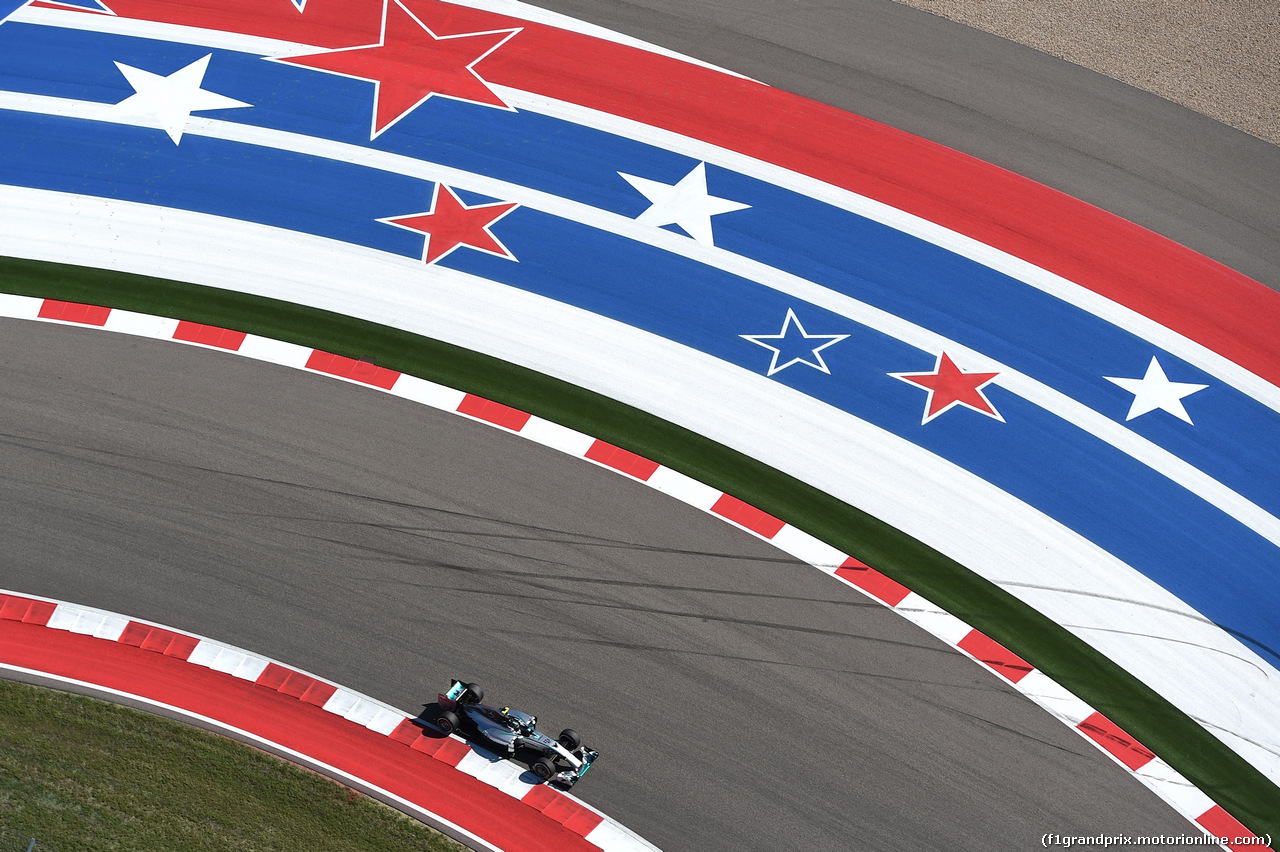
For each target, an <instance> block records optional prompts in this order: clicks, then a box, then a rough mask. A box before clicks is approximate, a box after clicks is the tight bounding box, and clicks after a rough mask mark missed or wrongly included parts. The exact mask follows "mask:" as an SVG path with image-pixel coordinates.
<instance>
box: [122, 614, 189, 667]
mask: <svg viewBox="0 0 1280 852" xmlns="http://www.w3.org/2000/svg"><path fill="white" fill-rule="evenodd" d="M120 641H121V642H123V643H125V644H126V645H133V646H135V647H138V648H141V649H142V650H144V651H153V652H155V653H157V654H163V655H165V656H166V657H174V658H176V659H179V660H185V659H187V658H188V657H190V656H191V652H192V651H194V650H195V649H196V645H199V644H200V640H199V639H197V638H195V637H194V636H187V635H185V634H183V633H175V632H174V631H172V630H165V629H164V628H163V627H153V626H151V625H150V624H142V623H140V622H137V621H132V622H130V623H129V624H128V626H126V627H125V629H124V633H122V634H121V635H120Z"/></svg>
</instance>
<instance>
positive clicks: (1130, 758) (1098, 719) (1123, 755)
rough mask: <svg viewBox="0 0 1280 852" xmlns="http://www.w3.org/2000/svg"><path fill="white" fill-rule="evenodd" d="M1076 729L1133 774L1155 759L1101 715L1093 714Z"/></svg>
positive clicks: (1138, 743) (1144, 748)
mask: <svg viewBox="0 0 1280 852" xmlns="http://www.w3.org/2000/svg"><path fill="white" fill-rule="evenodd" d="M1076 727H1077V728H1079V729H1080V731H1081V732H1082V733H1083V734H1084V735H1085V736H1087V737H1088V738H1089V739H1091V740H1093V741H1094V742H1096V743H1097V744H1098V745H1100V746H1102V747H1103V748H1104V749H1106V750H1107V751H1108V752H1110V753H1111V755H1112V756H1113V757H1115V758H1116V759H1117V760H1119V761H1120V762H1121V763H1123V764H1124V765H1125V766H1127V767H1129V768H1130V769H1132V770H1134V771H1135V772H1136V771H1137V770H1139V769H1141V768H1142V767H1144V766H1146V765H1147V764H1148V763H1150V762H1151V761H1152V760H1153V759H1154V758H1155V755H1154V754H1152V753H1151V751H1150V750H1148V749H1147V748H1146V747H1145V746H1143V745H1142V743H1140V742H1138V741H1137V740H1135V739H1134V738H1133V737H1131V736H1129V735H1128V734H1127V733H1125V731H1124V729H1123V728H1121V727H1120V726H1119V725H1117V724H1116V723H1115V722H1113V721H1111V720H1110V719H1108V718H1107V717H1106V716H1103V715H1102V714H1101V713H1096V712H1095V713H1094V714H1093V715H1092V716H1090V717H1089V718H1088V719H1085V720H1084V721H1083V722H1081V723H1080V724H1079V725H1077V726H1076Z"/></svg>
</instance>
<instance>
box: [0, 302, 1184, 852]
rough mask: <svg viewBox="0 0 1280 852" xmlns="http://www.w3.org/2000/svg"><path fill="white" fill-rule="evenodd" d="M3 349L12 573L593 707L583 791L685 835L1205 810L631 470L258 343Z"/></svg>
mask: <svg viewBox="0 0 1280 852" xmlns="http://www.w3.org/2000/svg"><path fill="white" fill-rule="evenodd" d="M0 341H3V343H2V344H0V345H2V347H3V349H2V350H0V351H2V352H3V358H4V362H5V363H6V365H7V366H8V369H7V370H6V371H5V374H4V378H3V379H2V380H0V382H2V384H0V395H2V396H3V398H4V399H5V400H6V404H5V406H4V407H3V409H2V410H0V434H3V436H4V438H3V440H4V457H5V459H6V464H5V468H4V475H3V478H2V479H0V487H2V488H3V491H4V493H3V494H0V502H3V504H4V505H6V506H13V507H16V511H13V512H7V513H5V515H4V517H3V519H2V520H0V536H2V537H3V540H4V541H5V542H6V548H5V556H4V560H5V572H4V573H5V577H6V581H5V582H6V585H7V586H9V587H10V588H14V589H17V590H21V591H25V592H29V593H35V594H42V595H48V596H56V597H62V598H65V599H70V600H74V601H76V602H79V603H83V604H88V605H92V606H98V607H103V608H107V609H113V610H116V611H120V612H127V613H129V614H131V615H134V616H138V617H142V618H146V619H151V620H156V621H163V622H165V623H168V624H170V625H173V626H177V627H181V628H183V629H186V630H191V631H194V632H197V633H202V634H204V635H207V636H211V637H216V638H218V639H221V640H223V641H226V642H230V643H233V644H237V645H240V646H241V647H245V648H251V649H254V650H255V651H257V652H259V653H262V654H266V655H269V656H272V657H275V658H277V659H280V660H282V661H285V662H288V663H291V664H294V665H297V666H299V667H301V668H304V669H308V670H310V671H313V672H316V673H323V674H324V676H325V677H328V678H331V679H333V680H336V681H338V682H339V683H342V684H344V685H347V686H350V687H353V688H355V689H357V690H360V691H362V692H365V693H368V694H371V695H373V696H375V697H378V698H380V699H382V700H384V701H387V702H390V703H392V704H394V705H396V706H399V707H402V708H405V709H412V708H414V707H415V706H416V705H418V704H420V703H422V702H424V701H429V700H431V699H432V698H433V697H434V694H435V692H436V691H437V690H438V689H439V688H440V687H441V686H442V685H447V681H448V678H449V677H450V676H453V675H456V676H460V677H466V678H474V679H476V680H479V681H481V682H482V684H483V685H486V686H487V688H488V691H489V697H490V699H492V700H497V701H502V702H509V703H511V704H512V705H513V706H518V707H527V708H530V709H532V710H534V711H535V712H538V713H539V715H540V717H541V718H542V719H543V720H544V721H545V722H547V723H548V724H549V727H552V728H556V727H557V726H561V725H570V726H573V727H576V728H578V729H579V730H580V731H582V732H583V734H584V735H585V736H586V737H587V738H588V742H589V744H591V745H592V746H594V747H596V748H599V749H600V751H601V754H602V755H603V757H602V758H601V761H600V763H599V764H598V766H597V768H594V769H593V770H592V773H591V775H590V777H589V780H587V781H584V782H583V784H582V785H581V786H580V787H579V788H578V790H579V791H580V793H581V795H583V796H584V797H585V798H587V800H588V801H590V802H591V803H592V804H595V805H596V806H598V807H601V808H602V809H604V810H605V811H606V812H607V813H609V814H610V815H611V816H613V817H615V818H616V819H619V820H621V821H622V822H623V823H624V824H625V825H628V826H629V827H631V828H633V829H635V830H637V831H639V832H640V833H642V835H644V836H645V837H646V838H647V839H649V840H651V841H652V842H654V843H657V844H658V845H659V846H660V847H661V848H663V849H664V850H668V852H679V850H698V849H717V848H718V849H760V850H773V849H794V848H807V849H845V848H858V847H859V846H861V845H862V844H866V848H876V849H919V848H956V849H961V848H970V849H992V848H1000V849H1015V848H1028V847H1030V846H1032V845H1033V844H1035V843H1038V841H1039V838H1040V836H1041V835H1042V834H1044V833H1045V832H1049V831H1054V832H1058V833H1064V834H1085V833H1097V832H1099V831H1107V832H1113V833H1119V832H1126V833H1143V834H1148V833H1150V834H1156V833H1169V832H1182V831H1185V830H1187V829H1188V828H1189V824H1188V823H1186V822H1185V820H1183V819H1182V818H1181V817H1179V816H1178V815H1176V814H1175V813H1174V812H1172V811H1171V810H1169V809H1168V808H1167V807H1166V806H1165V805H1164V804H1163V803H1162V802H1160V801H1159V800H1158V799H1157V798H1156V797H1155V796H1154V795H1153V794H1151V793H1149V792H1148V791H1147V790H1146V789H1145V788H1143V787H1142V786H1141V785H1139V784H1138V783H1137V782H1136V781H1134V780H1133V779H1132V778H1131V777H1129V776H1128V774H1127V773H1126V772H1125V771H1124V770H1122V769H1121V768H1120V767H1119V766H1118V765H1116V764H1115V763H1113V762H1112V761H1111V760H1110V759H1109V758H1108V757H1106V756H1105V755H1103V754H1102V753H1101V752H1100V751H1098V750H1097V749H1095V748H1094V747H1093V746H1092V745H1091V744H1089V743H1087V742H1086V741H1085V740H1084V739H1082V738H1080V737H1079V736H1078V735H1076V734H1075V733H1073V732H1071V731H1069V730H1068V729H1067V728H1066V727H1065V726H1063V725H1062V724H1061V723H1059V722H1057V721H1055V720H1053V719H1052V718H1050V717H1049V716H1048V715H1047V714H1045V713H1043V712H1042V711H1040V710H1039V709H1038V708H1036V707H1035V706H1034V705H1033V704H1031V703H1030V702H1029V701H1027V700H1026V699H1024V698H1022V697H1021V696H1018V695H1017V694H1015V693H1014V692H1013V690H1011V689H1009V688H1006V687H1004V686H1003V684H1002V682H1001V681H1000V680H999V679H998V678H997V677H996V676H995V675H992V674H990V673H989V672H987V671H986V670H984V669H983V668H981V667H980V666H978V665H976V664H975V663H973V662H971V661H969V660H967V659H964V658H962V657H961V656H960V655H958V654H956V653H954V652H951V651H949V650H947V649H946V648H944V646H942V645H941V644H940V643H939V642H937V641H936V640H934V639H933V638H932V637H930V636H928V635H927V634H925V633H924V632H923V631H921V630H919V629H918V628H916V627H914V626H913V625H911V624H909V623H907V622H906V621H904V620H903V619H901V618H900V617H899V616H897V615H895V614H893V613H891V612H889V611H888V610H885V609H882V608H881V607H879V606H878V605H875V604H873V603H870V602H869V601H867V600H864V599H862V598H860V596H859V595H858V594H857V593H856V592H853V591H852V590H849V589H847V588H845V587H843V586H842V585H840V584H838V583H836V582H835V581H833V580H831V579H830V578H828V577H826V576H825V575H822V574H821V573H819V572H817V571H815V570H814V569H813V568H810V567H808V566H805V565H800V564H796V563H793V562H791V561H790V560H788V559H786V558H783V557H781V555H780V554H779V552H777V551H775V550H774V549H773V548H771V547H769V546H767V545H765V544H763V543H761V542H758V541H757V540H755V539H754V538H751V537H749V536H747V535H746V534H744V533H741V532H738V531H736V530H734V529H732V528H731V527H729V526H728V525H727V524H725V523H723V522H721V521H719V520H716V519H713V518H711V517H710V516H704V515H701V514H699V513H696V512H693V511H691V510H689V509H688V508H687V507H686V506H684V505H683V504H680V503H677V502H676V501H674V500H671V499H669V498H667V497H665V496H663V495H661V494H658V493H656V492H653V491H651V490H649V489H648V488H645V487H643V486H640V485H638V484H634V483H632V482H630V481H628V480H625V479H624V478H622V477H620V476H618V475H616V474H613V473H609V472H606V471H604V470H601V469H598V468H595V467H594V466H591V465H588V464H587V463H585V462H581V461H575V460H572V459H569V458H567V457H563V456H560V455H559V454H557V453H555V452H554V451H552V450H547V449H545V448H542V447H538V446H536V445H531V444H530V443H529V442H527V441H524V440H522V439H520V438H517V437H514V436H510V435H507V434H503V433H500V432H499V431H498V430H496V429H493V428H490V427H487V426H483V425H479V424H475V423H471V422H468V421H464V420H463V419H462V418H459V417H456V416H452V415H445V414H440V413H438V412H435V411H432V410H430V409H425V408H423V407H421V406H416V405H413V404H411V403H407V402H403V401H399V400H395V399H391V398H388V397H382V396H380V395H378V394H376V392H373V391H369V390H365V389H362V388H358V387H354V386H351V385H348V384H344V383H342V382H338V381H335V380H332V379H326V378H323V377H318V376H310V375H303V374H300V373H298V372H297V371H293V370H287V369H285V368H277V367H273V366H269V365H268V366H264V365H261V364H257V363H251V362H246V361H244V360H242V359H238V358H235V357H233V356H223V355H219V354H216V353H209V352H207V351H204V350H196V349H191V348H187V347H181V346H178V345H176V344H169V343H161V342H155V341H137V340H131V339H129V338H125V337H119V336H116V335H112V334H107V333H102V332H93V331H85V330H80V329H74V328H62V327H49V326H45V325H38V324H35V323H25V322H21V321H12V320H7V321H4V322H3V323H0ZM557 729H558V728H557Z"/></svg>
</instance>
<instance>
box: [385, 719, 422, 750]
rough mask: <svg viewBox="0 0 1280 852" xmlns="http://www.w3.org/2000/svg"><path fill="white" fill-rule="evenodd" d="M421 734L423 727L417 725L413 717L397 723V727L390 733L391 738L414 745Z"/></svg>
mask: <svg viewBox="0 0 1280 852" xmlns="http://www.w3.org/2000/svg"><path fill="white" fill-rule="evenodd" d="M421 736H422V728H419V727H418V726H417V725H415V724H414V723H413V720H412V719H405V720H403V721H402V722H401V723H400V724H399V725H396V729H395V730H394V731H392V732H391V734H390V737H391V739H393V740H395V741H396V742H398V743H404V744H405V745H407V746H411V745H413V744H414V742H416V741H417V739H418V738H419V737H421Z"/></svg>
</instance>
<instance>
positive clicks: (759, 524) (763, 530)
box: [711, 494, 786, 538]
mask: <svg viewBox="0 0 1280 852" xmlns="http://www.w3.org/2000/svg"><path fill="white" fill-rule="evenodd" d="M711 511H713V512H715V513H716V514H717V515H719V516H721V517H722V518H727V519H729V520H731V521H733V522H734V523H735V524H737V525H738V526H740V527H746V528H747V529H749V530H751V531H752V532H753V533H756V534H757V535H762V536H764V537H765V538H773V537H774V536H775V535H777V534H778V530H780V529H782V528H783V527H784V526H786V523H785V522H784V521H780V520H778V519H777V518H775V517H774V516H773V515H770V514H768V513H767V512H762V511H760V510H759V509H757V508H756V507H755V506H751V505H748V504H746V503H743V502H742V501H741V500H739V499H738V498H737V497H731V496H729V495H728V494H722V495H720V499H719V500H717V501H716V504H715V505H714V506H712V507H711Z"/></svg>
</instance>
